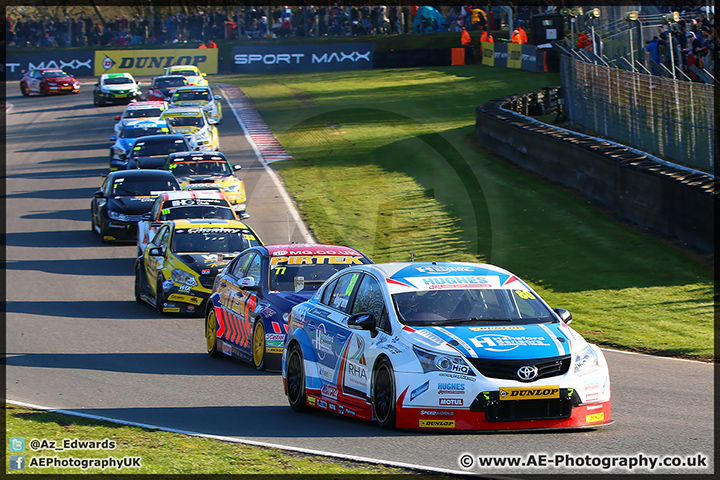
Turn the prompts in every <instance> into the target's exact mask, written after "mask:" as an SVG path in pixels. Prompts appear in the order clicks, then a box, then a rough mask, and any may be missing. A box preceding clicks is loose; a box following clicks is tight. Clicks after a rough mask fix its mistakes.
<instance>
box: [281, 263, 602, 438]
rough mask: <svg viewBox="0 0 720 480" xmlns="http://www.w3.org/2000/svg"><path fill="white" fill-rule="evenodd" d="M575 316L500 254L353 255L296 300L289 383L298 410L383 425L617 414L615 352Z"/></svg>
mask: <svg viewBox="0 0 720 480" xmlns="http://www.w3.org/2000/svg"><path fill="white" fill-rule="evenodd" d="M571 318H572V317H571V315H570V313H569V312H568V311H567V310H564V309H560V308H556V309H555V310H553V309H551V308H550V307H549V306H548V305H547V304H546V303H545V302H544V301H543V300H542V299H541V298H540V296H539V295H538V294H537V293H536V292H535V291H533V290H532V289H531V288H530V287H529V286H528V285H527V284H526V283H525V282H523V281H522V280H520V279H519V278H518V277H516V276H515V275H513V274H512V273H510V272H508V271H507V270H504V269H502V268H499V267H495V266H492V265H487V264H474V263H452V262H416V263H388V264H374V265H362V266H354V267H350V268H348V269H346V270H343V271H342V272H339V273H337V274H335V275H333V276H332V277H331V278H329V279H328V281H327V282H325V284H323V286H322V287H321V288H320V289H319V290H318V291H317V292H316V293H315V295H314V296H313V297H312V298H311V299H310V300H309V301H307V302H304V303H301V304H299V305H297V306H296V307H294V308H293V309H292V313H291V315H290V321H289V330H288V335H287V339H286V342H285V347H284V349H283V358H282V372H283V384H284V386H285V392H286V394H287V397H288V400H289V403H290V406H291V407H292V408H293V409H294V410H296V411H301V410H304V409H305V408H307V407H308V406H311V407H315V408H320V409H323V410H328V411H331V412H335V413H339V414H342V415H348V416H351V417H355V418H360V419H365V420H373V419H374V420H376V421H377V423H378V424H379V425H380V426H381V427H384V428H393V427H397V428H407V429H444V430H515V429H549V428H579V427H595V426H598V425H603V424H608V423H611V419H610V378H609V373H608V366H607V362H606V361H605V357H604V356H603V353H602V351H601V350H600V348H598V347H597V346H595V345H591V344H588V343H587V342H586V341H585V340H584V339H583V338H582V337H581V336H580V335H579V334H578V333H577V332H575V331H574V330H573V329H572V328H570V327H569V326H568V324H569V323H570V320H571Z"/></svg>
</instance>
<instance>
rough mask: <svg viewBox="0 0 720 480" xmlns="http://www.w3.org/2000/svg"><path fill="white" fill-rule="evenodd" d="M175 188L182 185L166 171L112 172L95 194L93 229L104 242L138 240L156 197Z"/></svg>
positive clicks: (177, 188) (92, 206) (92, 207)
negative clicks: (139, 227) (142, 222)
mask: <svg viewBox="0 0 720 480" xmlns="http://www.w3.org/2000/svg"><path fill="white" fill-rule="evenodd" d="M171 190H180V184H178V182H177V180H176V179H175V177H174V176H173V175H172V174H168V172H166V171H164V170H121V171H117V172H110V174H108V175H107V176H106V177H105V180H103V183H102V186H101V187H100V189H99V190H98V191H96V192H95V193H94V194H93V199H92V203H91V204H90V216H91V222H92V225H91V230H92V231H93V232H94V233H97V234H99V235H100V236H101V238H102V240H103V242H108V241H133V242H134V241H135V239H136V238H137V223H138V221H140V220H141V219H142V216H143V215H144V214H146V213H147V212H149V211H150V208H151V207H152V205H153V202H154V201H155V197H156V196H158V195H159V194H160V193H162V192H166V191H171Z"/></svg>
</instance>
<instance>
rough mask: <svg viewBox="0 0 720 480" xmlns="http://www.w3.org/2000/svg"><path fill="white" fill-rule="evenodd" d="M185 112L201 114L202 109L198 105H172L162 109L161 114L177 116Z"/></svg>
mask: <svg viewBox="0 0 720 480" xmlns="http://www.w3.org/2000/svg"><path fill="white" fill-rule="evenodd" d="M186 114H197V115H202V114H203V110H202V109H201V108H200V107H174V108H168V109H167V110H164V111H163V115H172V116H179V115H186Z"/></svg>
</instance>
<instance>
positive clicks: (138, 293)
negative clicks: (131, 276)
mask: <svg viewBox="0 0 720 480" xmlns="http://www.w3.org/2000/svg"><path fill="white" fill-rule="evenodd" d="M140 275H142V273H141V272H140V265H136V266H135V302H137V303H143V300H142V277H141V276H140Z"/></svg>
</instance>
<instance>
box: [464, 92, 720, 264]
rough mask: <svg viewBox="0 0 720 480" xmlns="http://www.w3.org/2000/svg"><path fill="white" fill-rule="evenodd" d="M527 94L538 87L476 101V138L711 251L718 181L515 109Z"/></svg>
mask: <svg viewBox="0 0 720 480" xmlns="http://www.w3.org/2000/svg"><path fill="white" fill-rule="evenodd" d="M533 95H537V93H532V94H521V95H513V96H510V97H504V98H497V99H494V100H490V101H489V102H487V103H485V104H483V105H479V106H478V107H476V109H475V138H476V140H477V143H478V144H479V145H480V146H481V147H483V148H485V149H487V150H490V151H492V152H493V153H495V154H497V155H500V156H502V157H505V158H506V159H508V160H510V161H511V162H512V163H514V164H516V165H519V166H520V167H522V168H525V169H527V170H530V171H532V172H534V173H537V174H539V175H541V176H543V177H545V178H547V179H549V180H552V181H555V182H558V183H560V184H562V185H564V186H566V187H568V188H571V189H573V190H575V191H577V192H580V193H582V194H585V195H587V196H588V197H590V198H593V199H595V200H597V201H599V202H600V203H601V204H602V205H603V206H605V207H607V208H609V209H611V210H612V211H614V212H615V213H617V214H618V215H620V216H621V217H623V218H625V219H627V220H629V221H631V222H633V223H635V224H638V225H641V226H644V227H647V228H649V229H651V230H654V231H655V232H658V233H661V234H664V235H667V236H669V237H674V238H676V239H678V240H680V241H681V242H684V243H685V244H687V245H689V246H692V247H695V248H697V249H699V250H702V251H704V252H713V251H714V203H715V200H716V197H717V195H718V191H719V187H720V185H718V181H717V180H716V179H715V178H714V177H713V176H712V175H709V174H707V173H703V172H700V171H697V170H693V169H690V168H687V167H682V166H680V165H674V164H671V163H668V162H665V161H663V160H661V159H657V158H655V157H653V156H652V155H650V154H647V153H645V152H641V151H639V150H637V149H633V148H629V147H626V146H623V145H620V144H617V143H612V142H610V141H606V140H603V139H599V138H595V137H591V136H589V135H585V134H582V133H578V132H572V131H569V130H565V129H562V128H560V127H555V126H553V125H550V124H546V123H543V122H540V121H538V120H535V119H534V118H531V117H528V116H525V115H522V114H520V113H517V112H516V111H514V110H516V109H517V105H522V104H525V105H527V100H525V101H523V97H528V98H530V97H531V96H533ZM544 113H546V114H547V113H548V112H544Z"/></svg>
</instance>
